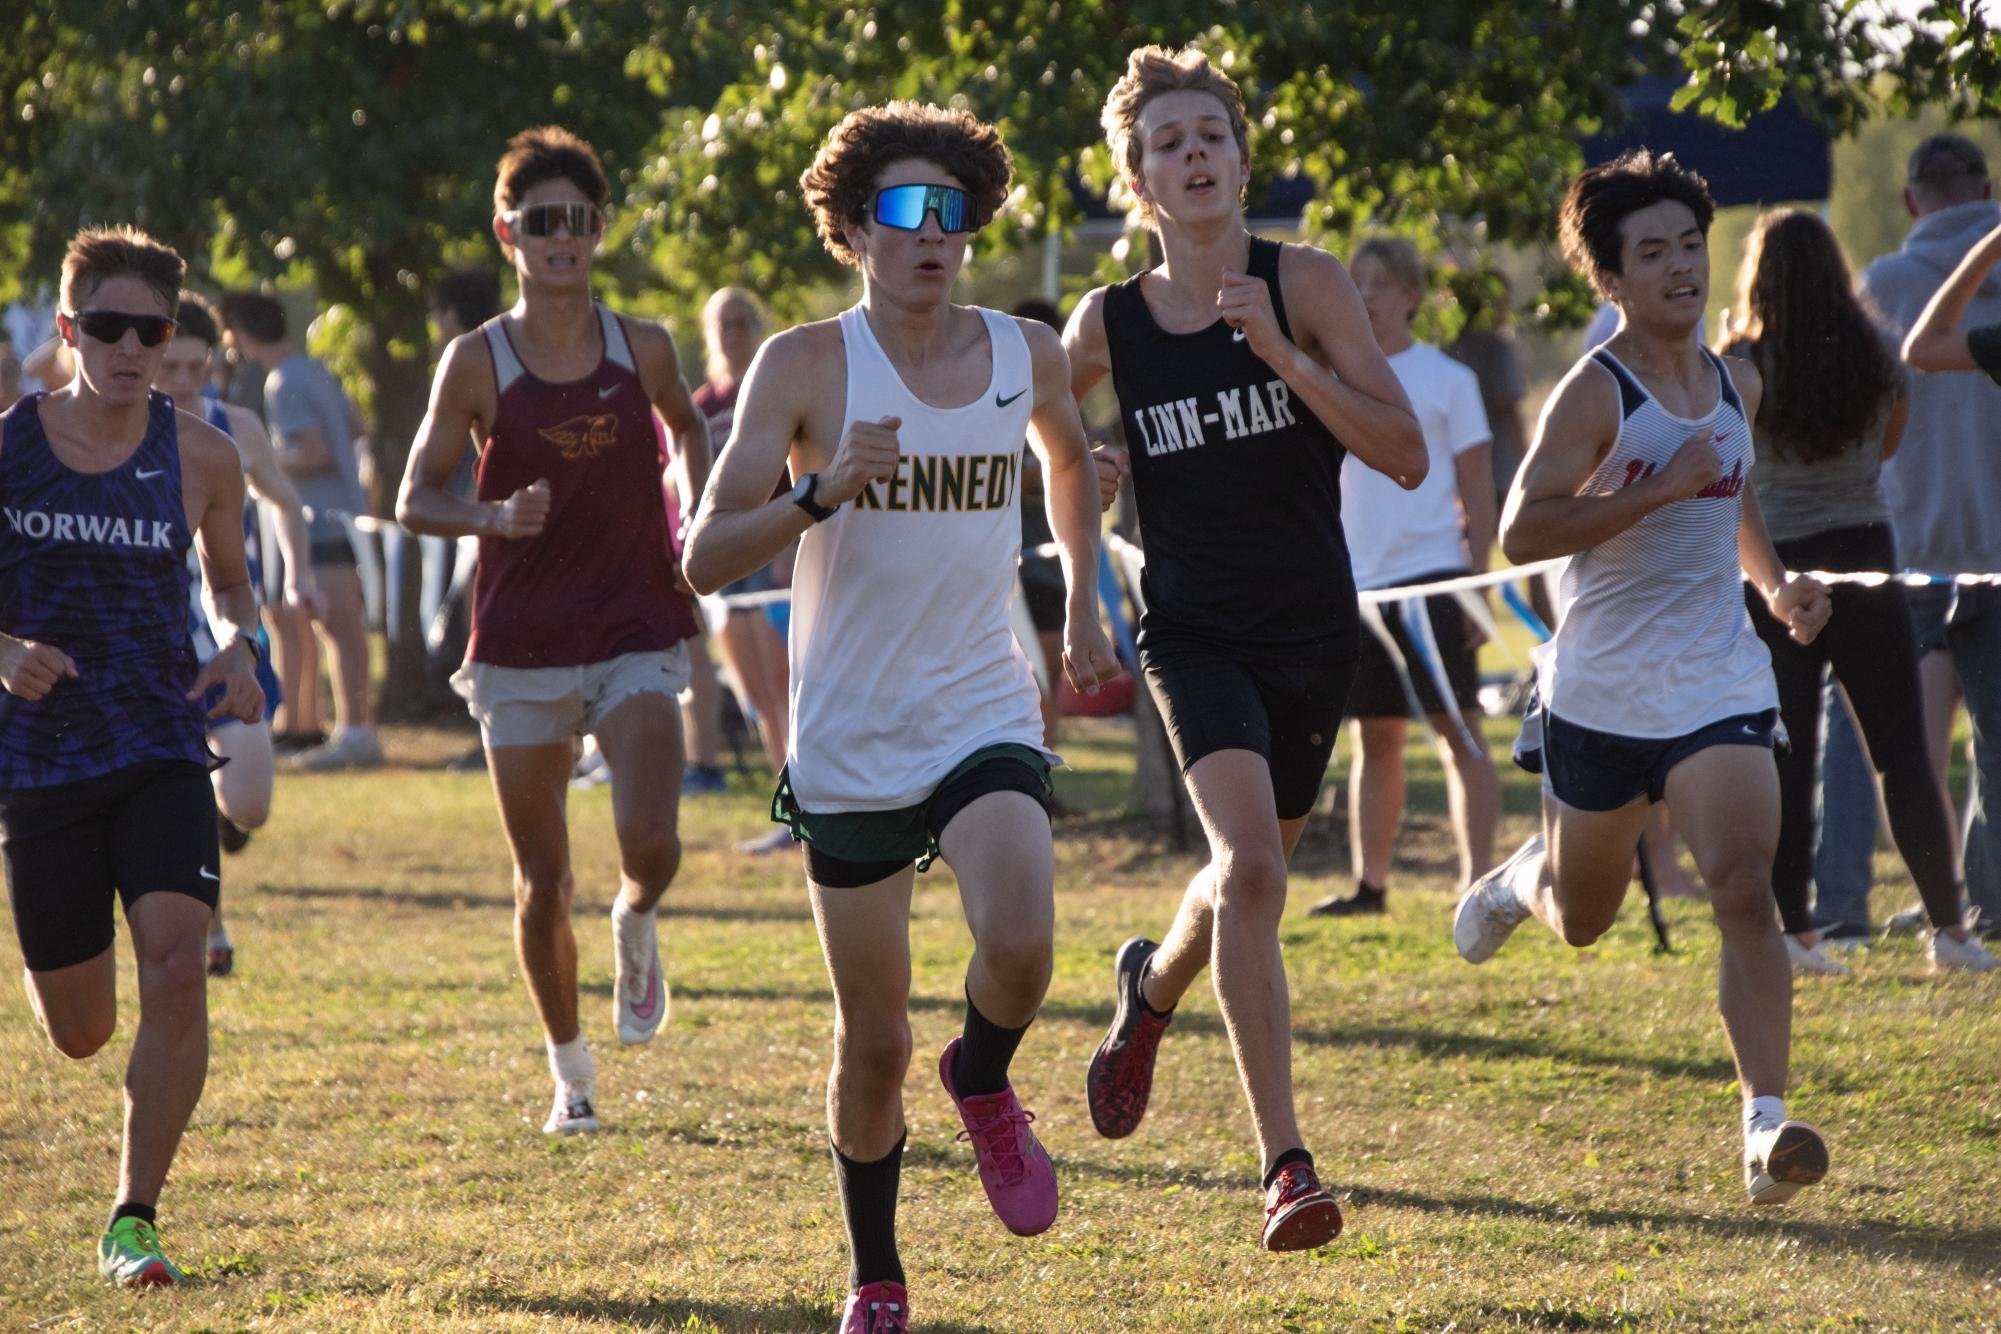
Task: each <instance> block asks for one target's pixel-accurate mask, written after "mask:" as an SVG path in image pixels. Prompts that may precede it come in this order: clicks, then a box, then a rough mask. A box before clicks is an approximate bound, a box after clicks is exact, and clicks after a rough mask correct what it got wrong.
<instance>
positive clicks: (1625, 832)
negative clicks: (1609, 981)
mask: <svg viewBox="0 0 2001 1334" xmlns="http://www.w3.org/2000/svg"><path fill="white" fill-rule="evenodd" d="M1646 820H1647V799H1646V798H1645V797H1644V796H1642V797H1638V798H1636V799H1634V800H1633V801H1630V802H1628V803H1626V804H1625V805H1624V806H1621V807H1619V808H1618V809H1617V810H1612V811H1584V810H1578V809H1576V808H1575V807H1571V806H1566V805H1564V804H1563V803H1562V802H1560V801H1558V800H1557V799H1556V798H1555V797H1554V796H1552V795H1550V793H1549V792H1548V790H1547V789H1545V790H1544V792H1543V796H1542V827H1543V836H1544V837H1545V838H1546V839H1547V840H1548V844H1549V855H1548V858H1547V860H1546V861H1545V863H1544V868H1543V874H1542V877H1541V879H1540V880H1539V881H1538V882H1537V884H1536V886H1535V890H1534V892H1533V893H1531V894H1530V895H1529V898H1528V906H1529V910H1530V911H1531V912H1533V913H1534V914H1535V915H1536V918H1537V919H1538V920H1539V921H1541V922H1542V923H1543V925H1545V926H1547V927H1548V928H1549V929H1550V930H1552V931H1554V932H1556V934H1557V935H1559V936H1562V937H1563V939H1564V940H1565V941H1567V942H1568V943H1570V944H1572V945H1575V946H1578V947H1580V948H1582V947H1583V946H1585V945H1589V944H1591V943H1592V942H1594V941H1596V940H1597V939H1598V937H1600V936H1602V935H1604V934H1605V933H1606V932H1607V931H1609V930H1610V929H1611V927H1612V923H1613V921H1614V920H1616V919H1617V918H1618V916H1619V905H1620V904H1621V903H1623V902H1625V899H1626V890H1627V888H1628V886H1630V885H1631V884H1632V882H1633V847H1634V845H1635V844H1636V843H1637V842H1638V841H1639V837H1640V829H1641V827H1642V826H1643V825H1645V823H1646Z"/></svg>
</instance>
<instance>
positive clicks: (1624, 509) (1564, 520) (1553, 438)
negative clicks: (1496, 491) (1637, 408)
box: [1501, 363, 1715, 565]
mask: <svg viewBox="0 0 2001 1334" xmlns="http://www.w3.org/2000/svg"><path fill="white" fill-rule="evenodd" d="M1619 420H1620V419H1619V391H1618V388H1617V386H1615V385H1614V384H1613V383H1612V379H1611V377H1610V376H1609V375H1607V374H1606V373H1605V372H1604V371H1603V370H1602V369H1599V368H1596V367H1592V366H1589V365H1588V364H1586V363H1579V364H1578V366H1577V367H1576V368H1575V369H1573V370H1572V371H1571V372H1570V374H1569V375H1567V376H1565V377H1564V379H1563V382H1562V383H1561V384H1559V385H1558V386H1557V387H1556V392H1555V393H1554V394H1552V395H1550V400H1549V403H1548V405H1547V406H1545V407H1544V408H1543V413H1542V419H1541V420H1540V421H1538V422H1537V423H1536V434H1535V439H1534V440H1533V441H1531V442H1530V444H1529V452H1528V456H1527V457H1526V458H1524V459H1523V460H1522V466H1521V468H1520V470H1519V471H1517V472H1516V473H1515V483H1514V485H1513V486H1512V487H1511V488H1509V491H1508V503H1507V507H1506V509H1505V510H1504V511H1503V512H1502V514H1501V550H1502V552H1503V553H1504V554H1505V555H1506V556H1507V558H1508V559H1509V560H1511V561H1513V562H1514V563H1515V564H1517V565H1526V564H1528V563H1529V562H1530V561H1538V560H1548V559H1550V558H1551V557H1555V556H1572V555H1575V554H1576V553H1578V552H1580V551H1584V550H1586V549H1588V548H1590V547H1594V546H1597V545H1598V544H1599V543H1600V542H1603V541H1605V540H1606V539H1607V538H1610V537H1616V536H1617V535H1618V534H1620V533H1623V532H1625V531H1626V530H1627V529H1628V528H1631V527H1632V526H1633V525H1634V524H1636V523H1638V522H1639V521H1640V520H1641V519H1643V518H1645V517H1646V516H1647V515H1649V514H1651V513H1653V512H1654V511H1655V510H1657V509H1659V508H1660V507H1661V506H1663V505H1666V504H1668V503H1670V502H1672V501H1675V500H1679V499H1681V495H1683V494H1689V495H1692V494H1693V493H1694V492H1695V491H1696V490H1699V489H1700V487H1699V486H1691V487H1689V488H1688V490H1687V491H1685V492H1682V493H1681V494H1676V493H1675V491H1674V490H1673V487H1674V486H1675V484H1676V482H1677V481H1678V480H1679V477H1678V475H1671V473H1672V469H1673V465H1672V464H1670V465H1669V468H1667V469H1663V470H1662V471H1660V472H1658V473H1656V474H1655V475H1654V476H1652V477H1648V478H1644V479H1642V480H1640V481H1636V482H1634V483H1633V484H1632V485H1631V486H1626V487H1621V488H1620V489H1619V490H1617V491H1614V492H1612V493H1611V494H1610V495H1603V496H1580V495H1578V494H1577V492H1578V490H1579V488H1581V487H1582V486H1583V485H1584V484H1585V482H1587V481H1588V480H1590V477H1591V474H1592V472H1593V471H1594V470H1595V469H1596V468H1597V467H1598V463H1599V461H1600V460H1601V459H1603V458H1604V457H1605V455H1606V453H1607V452H1608V451H1609V450H1610V449H1611V448H1612V441H1613V439H1614V438H1615V437H1616V436H1617V435H1618V432H1619ZM1683 451H1684V452H1686V451H1687V446H1686V445H1684V447H1683ZM1710 454H1711V455H1712V456H1714V454H1715V450H1714V448H1713V447H1712V448H1711V450H1710ZM1677 457H1679V455H1677ZM1709 480H1711V481H1713V480H1715V478H1714V475H1713V471H1712V475H1711V477H1710V479H1709ZM1703 485H1707V483H1706V482H1705V483H1703Z"/></svg>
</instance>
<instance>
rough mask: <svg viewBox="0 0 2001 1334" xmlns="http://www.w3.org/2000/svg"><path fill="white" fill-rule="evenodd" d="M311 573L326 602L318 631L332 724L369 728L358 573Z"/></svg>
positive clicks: (333, 568) (320, 569)
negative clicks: (326, 663) (329, 677)
mask: <svg viewBox="0 0 2001 1334" xmlns="http://www.w3.org/2000/svg"><path fill="white" fill-rule="evenodd" d="M313 573H314V575H315V576H316V577H317V578H318V579H319V581H320V589H321V591H322V592H324V593H325V594H326V600H327V612H326V617H325V619H323V620H322V621H321V622H320V628H321V630H322V631H324V632H325V634H326V637H327V656H328V658H329V659H330V660H331V662H332V664H333V679H334V725H335V726H336V727H372V726H374V724H375V714H374V707H373V702H372V701H371V700H370V699H369V696H368V617H367V610H366V608H365V606H364V604H363V602H362V597H361V574H360V572H359V571H358V570H356V569H355V568H354V567H353V566H352V565H315V566H314V567H313Z"/></svg>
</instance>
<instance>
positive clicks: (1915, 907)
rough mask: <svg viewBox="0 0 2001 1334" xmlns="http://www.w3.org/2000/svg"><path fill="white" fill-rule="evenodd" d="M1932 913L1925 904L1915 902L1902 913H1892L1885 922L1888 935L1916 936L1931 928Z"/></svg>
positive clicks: (1884, 930) (1884, 927) (1884, 932)
mask: <svg viewBox="0 0 2001 1334" xmlns="http://www.w3.org/2000/svg"><path fill="white" fill-rule="evenodd" d="M1931 921H1932V919H1931V914H1930V913H1927V912H1926V911H1925V905H1924V904H1922V903H1914V904H1912V905H1911V906H1910V907H1908V908H1906V909H1904V910H1903V911H1902V912H1900V913H1892V914H1891V915H1890V916H1889V918H1888V919H1886V920H1885V921H1884V923H1883V934H1884V935H1886V936H1915V935H1918V934H1919V933H1921V932H1924V931H1927V930H1929V929H1930V928H1931Z"/></svg>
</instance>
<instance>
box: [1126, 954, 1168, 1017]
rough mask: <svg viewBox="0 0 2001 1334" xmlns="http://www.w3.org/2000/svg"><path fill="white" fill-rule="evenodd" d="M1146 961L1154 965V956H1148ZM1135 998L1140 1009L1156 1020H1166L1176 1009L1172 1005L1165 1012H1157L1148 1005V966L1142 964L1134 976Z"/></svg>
mask: <svg viewBox="0 0 2001 1334" xmlns="http://www.w3.org/2000/svg"><path fill="white" fill-rule="evenodd" d="M1146 961H1147V963H1152V962H1153V955H1151V954H1149V955H1148V956H1147V959H1146ZM1133 998H1134V999H1135V1000H1137V1001H1138V1002H1139V1008H1140V1009H1141V1010H1143V1011H1145V1012H1146V1013H1147V1014H1150V1015H1152V1016H1153V1017H1154V1018H1156V1019H1165V1018H1167V1016H1168V1015H1170V1014H1173V1013H1174V1007H1173V1006H1172V1005H1170V1006H1168V1007H1167V1008H1166V1009H1164V1010H1156V1009H1154V1008H1153V1007H1152V1006H1151V1005H1149V1004H1147V1003H1146V964H1141V965H1140V970H1139V972H1138V973H1136V974H1135V975H1134V976H1133Z"/></svg>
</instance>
